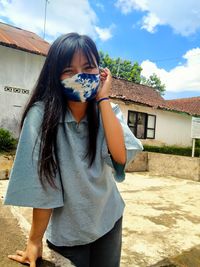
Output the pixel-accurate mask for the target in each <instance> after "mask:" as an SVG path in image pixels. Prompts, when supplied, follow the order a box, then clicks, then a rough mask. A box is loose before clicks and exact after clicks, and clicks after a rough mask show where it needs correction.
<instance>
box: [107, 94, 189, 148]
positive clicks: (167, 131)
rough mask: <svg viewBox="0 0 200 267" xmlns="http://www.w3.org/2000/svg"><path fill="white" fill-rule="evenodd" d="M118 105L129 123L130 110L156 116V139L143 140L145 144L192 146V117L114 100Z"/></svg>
mask: <svg viewBox="0 0 200 267" xmlns="http://www.w3.org/2000/svg"><path fill="white" fill-rule="evenodd" d="M112 101H113V102H114V103H118V104H119V106H120V108H121V110H122V112H123V115H124V118H125V120H126V122H127V117H128V110H133V111H137V112H144V113H147V114H151V115H156V131H155V139H141V141H142V143H143V144H149V145H161V146H162V145H179V146H191V145H192V139H191V125H192V116H189V115H187V114H182V113H176V112H172V111H165V110H160V109H153V108H151V107H146V106H142V105H136V104H133V103H125V102H123V101H119V100H114V99H113V100H112Z"/></svg>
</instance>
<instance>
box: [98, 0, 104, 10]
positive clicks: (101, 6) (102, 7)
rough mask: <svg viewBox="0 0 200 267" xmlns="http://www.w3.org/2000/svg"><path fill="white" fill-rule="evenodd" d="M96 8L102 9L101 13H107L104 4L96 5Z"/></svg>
mask: <svg viewBox="0 0 200 267" xmlns="http://www.w3.org/2000/svg"><path fill="white" fill-rule="evenodd" d="M96 6H97V7H98V8H99V9H101V11H105V6H104V5H103V4H102V3H99V2H98V3H96Z"/></svg>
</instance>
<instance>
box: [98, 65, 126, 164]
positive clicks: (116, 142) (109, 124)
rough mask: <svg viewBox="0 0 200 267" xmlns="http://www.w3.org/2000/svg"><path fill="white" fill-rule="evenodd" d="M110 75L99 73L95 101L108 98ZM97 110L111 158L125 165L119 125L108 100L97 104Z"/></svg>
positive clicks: (106, 72)
mask: <svg viewBox="0 0 200 267" xmlns="http://www.w3.org/2000/svg"><path fill="white" fill-rule="evenodd" d="M111 80H112V78H111V73H110V71H109V70H108V69H105V70H104V71H103V72H102V73H101V82H102V87H101V89H100V91H99V93H98V95H97V101H98V100H99V99H101V98H104V97H108V96H109V91H110V87H111ZM99 109H100V112H101V116H102V122H103V127H104V132H105V137H106V142H107V146H108V149H109V152H110V153H111V155H112V158H113V159H114V160H115V161H116V162H117V163H119V164H122V165H123V164H125V163H126V149H125V144H124V136H123V131H122V127H121V124H120V122H119V120H118V119H117V117H116V115H115V113H114V112H113V110H112V107H111V104H110V101H109V100H104V101H101V102H100V103H99Z"/></svg>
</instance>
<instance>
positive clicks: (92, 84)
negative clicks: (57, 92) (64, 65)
mask: <svg viewBox="0 0 200 267" xmlns="http://www.w3.org/2000/svg"><path fill="white" fill-rule="evenodd" d="M61 84H62V87H63V92H64V94H65V95H66V97H67V99H68V100H71V101H77V102H87V101H90V100H91V99H94V98H95V97H96V95H97V92H98V88H99V84H100V75H99V74H87V73H78V74H76V75H74V76H72V77H70V78H66V79H64V80H62V81H61Z"/></svg>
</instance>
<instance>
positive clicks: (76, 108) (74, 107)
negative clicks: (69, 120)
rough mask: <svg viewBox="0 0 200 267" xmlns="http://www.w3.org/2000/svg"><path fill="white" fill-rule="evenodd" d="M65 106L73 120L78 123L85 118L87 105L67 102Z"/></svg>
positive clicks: (85, 103)
mask: <svg viewBox="0 0 200 267" xmlns="http://www.w3.org/2000/svg"><path fill="white" fill-rule="evenodd" d="M67 104H68V107H69V109H70V110H71V113H72V115H73V116H74V118H75V120H76V121H77V122H78V123H79V122H80V121H81V120H82V119H83V118H84V117H85V114H86V110H87V106H88V103H87V102H84V103H82V102H75V101H68V102H67Z"/></svg>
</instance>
